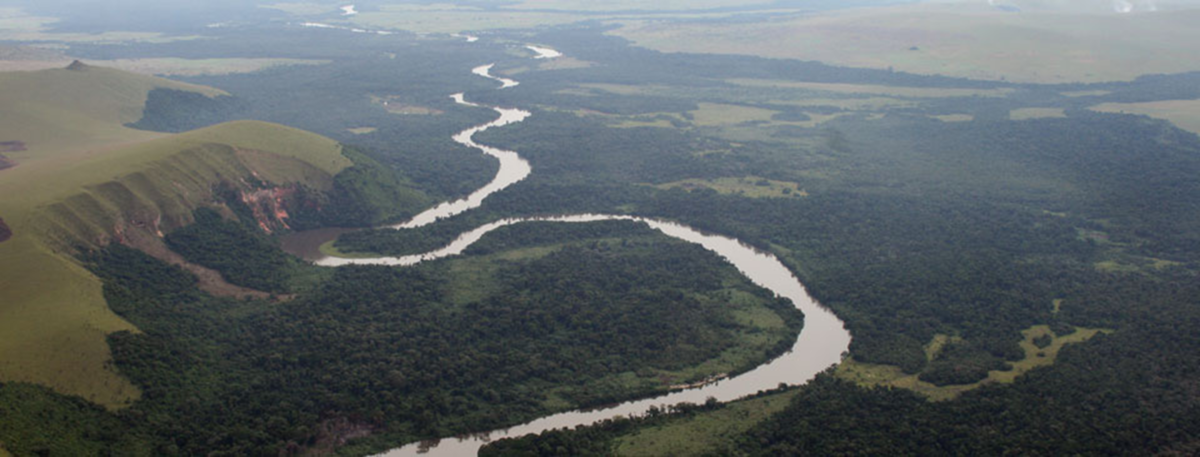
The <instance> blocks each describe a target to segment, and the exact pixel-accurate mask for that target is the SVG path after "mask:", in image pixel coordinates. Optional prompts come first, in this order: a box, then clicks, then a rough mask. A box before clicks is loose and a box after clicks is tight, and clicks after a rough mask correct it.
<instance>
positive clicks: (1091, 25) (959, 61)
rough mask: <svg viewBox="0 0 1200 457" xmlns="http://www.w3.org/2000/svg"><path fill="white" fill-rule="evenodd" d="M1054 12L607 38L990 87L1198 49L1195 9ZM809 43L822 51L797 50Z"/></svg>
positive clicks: (1089, 76)
mask: <svg viewBox="0 0 1200 457" xmlns="http://www.w3.org/2000/svg"><path fill="white" fill-rule="evenodd" d="M1060 16H1061V15H1058V14H1037V13H1022V14H1006V13H1002V12H995V11H991V12H978V11H971V10H969V9H968V8H961V5H948V4H942V5H938V4H930V3H925V2H921V3H914V4H909V5H904V6H896V7H891V8H858V9H851V10H841V11H831V12H820V13H815V14H805V15H797V16H796V17H794V18H789V19H784V20H778V21H770V22H757V21H755V22H747V23H741V22H735V21H729V22H725V23H711V22H701V21H695V22H683V21H652V20H646V21H637V20H628V21H624V25H623V26H622V27H621V28H618V29H616V30H613V31H612V32H609V33H612V34H615V35H617V36H620V37H622V38H625V39H628V40H631V41H633V42H634V43H636V44H637V45H639V46H643V47H648V48H651V49H655V50H658V51H662V52H685V53H709V54H741V55H754V56H761V57H768V58H781V59H796V60H807V61H818V62H824V63H828V64H831V65H838V66H845V67H858V68H875V69H881V70H883V69H894V70H897V71H904V72H910V73H917V74H926V75H929V74H940V75H947V76H956V77H966V78H973V79H990V80H996V81H1001V80H1007V81H1017V82H1033V83H1065V82H1107V81H1131V80H1133V79H1135V78H1137V77H1138V76H1142V75H1146V74H1159V73H1163V74H1170V73H1183V72H1189V71H1195V70H1197V69H1200V67H1198V66H1197V64H1196V62H1195V61H1194V60H1192V59H1187V58H1163V59H1151V60H1147V59H1146V58H1145V56H1147V55H1160V54H1156V53H1164V52H1165V53H1167V55H1177V56H1188V55H1194V54H1195V53H1196V51H1197V50H1198V48H1197V45H1196V43H1200V39H1197V38H1198V37H1197V31H1196V30H1195V29H1194V28H1193V27H1191V25H1190V24H1191V21H1193V20H1194V19H1195V17H1196V12H1195V11H1182V12H1173V13H1171V14H1141V15H1120V14H1076V15H1071V16H1069V18H1070V20H1063V18H1062V17H1060ZM1048 36H1053V37H1054V38H1053V39H1047V38H1046V37H1048ZM1113 36H1136V37H1139V39H1138V40H1134V41H1127V42H1125V43H1124V45H1123V46H1119V47H1118V46H1111V45H1110V43H1111V41H1112V37H1113ZM811 43H822V45H821V46H809V45H806V44H811ZM1161 43H1168V45H1165V46H1164V45H1162V44H1161ZM1030 50H1036V51H1030Z"/></svg>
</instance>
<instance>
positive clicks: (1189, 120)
mask: <svg viewBox="0 0 1200 457" xmlns="http://www.w3.org/2000/svg"><path fill="white" fill-rule="evenodd" d="M1090 109H1091V110H1093V111H1099V112H1102V113H1127V114H1141V115H1145V116H1150V117H1153V118H1157V119H1165V120H1167V121H1170V122H1171V123H1172V124H1175V125H1176V126H1178V127H1179V128H1181V129H1184V130H1187V131H1190V132H1192V133H1198V134H1200V100H1164V101H1157V102H1144V103H1104V104H1100V105H1096V106H1093V107H1091V108H1090Z"/></svg>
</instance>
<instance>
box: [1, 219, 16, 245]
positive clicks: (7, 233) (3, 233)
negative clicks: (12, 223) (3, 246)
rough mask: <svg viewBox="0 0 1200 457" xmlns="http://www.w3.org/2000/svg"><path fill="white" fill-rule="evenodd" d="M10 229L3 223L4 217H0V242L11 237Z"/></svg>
mask: <svg viewBox="0 0 1200 457" xmlns="http://www.w3.org/2000/svg"><path fill="white" fill-rule="evenodd" d="M12 234H13V233H12V229H10V228H8V224H5V223H4V219H0V243H3V242H5V241H8V239H9V238H12Z"/></svg>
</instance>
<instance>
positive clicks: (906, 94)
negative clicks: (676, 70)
mask: <svg viewBox="0 0 1200 457" xmlns="http://www.w3.org/2000/svg"><path fill="white" fill-rule="evenodd" d="M727 82H729V83H731V84H736V85H739V86H748V87H770V88H776V89H804V90H810V91H820V92H833V93H837V94H870V95H886V96H890V97H902V98H951V97H1004V96H1007V95H1008V94H1011V93H1012V89H954V88H926V87H902V86H879V85H874V84H844V83H811V82H802V81H776V80H770V79H730V80H728V81H727Z"/></svg>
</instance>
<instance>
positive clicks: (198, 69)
mask: <svg viewBox="0 0 1200 457" xmlns="http://www.w3.org/2000/svg"><path fill="white" fill-rule="evenodd" d="M88 62H89V63H90V64H92V65H97V66H101V67H105V68H115V69H119V70H125V71H129V72H134V73H140V74H143V75H160V76H201V75H230V74H238V73H254V72H256V71H262V70H266V69H269V68H276V67H283V66H290V65H324V64H327V63H329V62H330V61H328V60H308V59H272V58H225V59H181V58H177V57H162V58H148V59H116V60H89V61H88ZM69 63H71V59H70V58H66V57H63V58H56V59H53V60H0V72H2V71H33V70H45V69H52V68H61V67H65V66H67V64H69Z"/></svg>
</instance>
